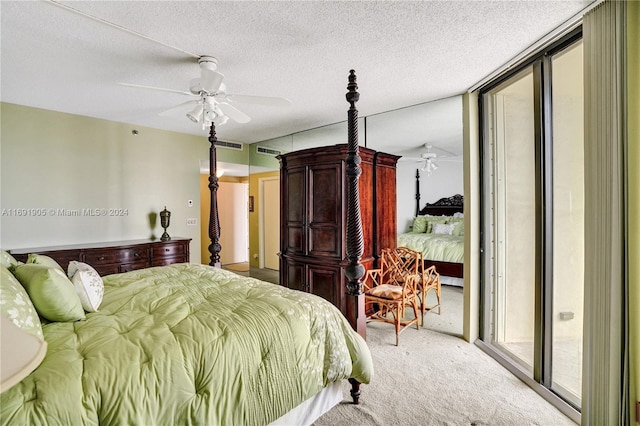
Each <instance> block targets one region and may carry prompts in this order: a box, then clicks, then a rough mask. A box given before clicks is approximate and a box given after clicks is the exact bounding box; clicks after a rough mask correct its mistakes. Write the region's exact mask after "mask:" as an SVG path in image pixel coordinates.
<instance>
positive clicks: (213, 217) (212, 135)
mask: <svg viewBox="0 0 640 426" xmlns="http://www.w3.org/2000/svg"><path fill="white" fill-rule="evenodd" d="M217 141H218V139H217V138H216V125H215V124H214V123H213V121H212V122H211V129H210V131H209V142H210V143H211V147H210V148H209V191H211V210H210V211H209V238H210V239H211V244H209V253H211V260H210V261H209V265H211V266H214V267H216V268H219V267H220V251H221V250H222V246H221V245H220V220H219V218H218V175H217V159H216V142H217Z"/></svg>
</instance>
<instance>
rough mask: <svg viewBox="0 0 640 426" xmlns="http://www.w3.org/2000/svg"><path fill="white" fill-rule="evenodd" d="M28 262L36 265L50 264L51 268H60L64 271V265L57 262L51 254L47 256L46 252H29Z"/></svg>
mask: <svg viewBox="0 0 640 426" xmlns="http://www.w3.org/2000/svg"><path fill="white" fill-rule="evenodd" d="M27 263H35V264H36V265H44V266H48V267H50V268H56V269H60V270H61V271H62V272H64V269H62V266H60V265H59V264H58V262H56V261H55V260H53V259H52V258H50V257H49V256H45V255H44V254H36V253H29V255H28V256H27Z"/></svg>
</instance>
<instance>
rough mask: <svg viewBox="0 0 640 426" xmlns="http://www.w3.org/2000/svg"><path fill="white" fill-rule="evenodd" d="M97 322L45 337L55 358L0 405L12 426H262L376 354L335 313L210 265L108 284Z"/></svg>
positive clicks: (311, 299) (305, 297) (365, 369)
mask: <svg viewBox="0 0 640 426" xmlns="http://www.w3.org/2000/svg"><path fill="white" fill-rule="evenodd" d="M104 283H105V295H104V300H103V303H102V305H101V306H100V310H99V312H96V313H90V314H87V318H86V320H84V321H79V322H75V323H51V324H47V325H45V326H44V327H43V331H44V336H45V340H46V341H47V343H48V351H47V356H46V357H45V359H44V361H43V362H42V364H40V366H39V367H38V368H37V369H36V370H35V371H34V372H33V373H32V374H31V375H30V376H29V377H27V378H26V379H24V380H23V381H22V382H21V383H20V384H18V385H16V386H14V387H13V388H11V389H9V390H8V391H6V392H4V393H3V394H2V395H1V396H0V407H1V412H0V414H1V416H0V418H1V419H2V424H11V425H34V424H51V425H87V424H89V425H98V424H102V425H178V424H179V425H184V424H202V425H263V424H268V423H269V422H271V421H274V420H276V419H277V418H279V417H280V416H282V415H283V414H285V413H286V412H287V411H289V410H290V409H291V408H293V407H295V406H297V405H298V404H300V403H302V402H303V401H305V400H306V399H308V398H309V397H311V396H313V395H314V394H315V393H317V392H318V391H319V390H320V389H321V388H322V387H324V386H325V385H327V384H328V383H330V382H334V381H338V380H341V379H345V378H349V377H354V378H355V379H357V380H358V381H360V382H362V383H369V381H370V379H371V376H372V374H373V363H372V360H371V354H370V353H369V350H368V348H367V346H366V343H365V342H364V340H363V339H362V338H361V337H360V336H359V335H358V334H356V333H355V332H354V331H353V330H352V329H351V328H350V326H349V324H348V322H347V321H346V319H345V318H344V316H343V315H342V314H341V313H340V312H339V311H338V310H337V309H336V308H335V307H334V306H333V305H331V304H330V303H328V302H326V301H324V300H323V299H321V298H319V297H316V296H314V295H310V294H306V293H302V292H298V291H293V290H289V289H286V288H284V287H281V286H278V285H274V284H270V283H265V282H263V281H258V280H255V279H251V278H246V277H241V276H239V275H236V274H234V273H231V272H228V271H223V270H220V269H214V268H211V267H208V266H204V265H190V264H181V265H171V266H165V267H158V268H150V269H145V270H139V271H134V272H128V273H125V274H118V275H111V276H107V277H105V278H104Z"/></svg>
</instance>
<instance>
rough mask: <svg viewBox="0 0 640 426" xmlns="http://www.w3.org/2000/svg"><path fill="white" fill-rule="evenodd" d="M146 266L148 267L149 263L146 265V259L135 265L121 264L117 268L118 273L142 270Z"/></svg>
mask: <svg viewBox="0 0 640 426" xmlns="http://www.w3.org/2000/svg"><path fill="white" fill-rule="evenodd" d="M148 266H149V263H148V261H147V259H145V260H143V261H141V262H136V263H123V264H122V265H120V267H119V268H118V272H129V271H135V270H137V269H144V268H146V267H148Z"/></svg>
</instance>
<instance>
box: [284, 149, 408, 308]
mask: <svg viewBox="0 0 640 426" xmlns="http://www.w3.org/2000/svg"><path fill="white" fill-rule="evenodd" d="M347 151H348V149H347V145H346V144H341V145H333V146H327V147H320V148H312V149H306V150H302V151H295V152H290V153H288V154H284V155H281V156H279V157H278V158H279V160H280V194H281V196H280V284H281V285H284V286H286V287H289V288H293V289H296V290H302V291H306V292H310V293H313V294H316V295H318V296H321V297H323V298H325V299H327V300H329V301H330V302H331V303H333V304H334V305H336V306H337V307H338V308H339V309H340V310H341V311H342V312H343V313H344V314H345V315H347V307H346V296H345V294H346V278H345V276H344V267H345V266H346V265H347V263H348V262H347V261H346V259H345V258H346V232H347V229H346V223H347V217H346V216H347V182H346V161H345V159H346V157H347ZM360 156H361V158H362V163H361V164H360V167H361V169H362V174H361V176H360V179H359V195H360V211H361V218H362V228H363V236H364V253H363V256H362V264H363V265H364V266H365V268H367V269H370V268H371V267H373V266H374V265H375V263H376V261H377V259H378V258H379V255H380V252H381V250H382V248H387V247H395V246H396V244H397V216H396V163H397V160H398V158H399V157H397V156H395V155H390V154H384V153H381V152H376V151H373V150H371V149H367V148H363V147H361V148H360Z"/></svg>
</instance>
